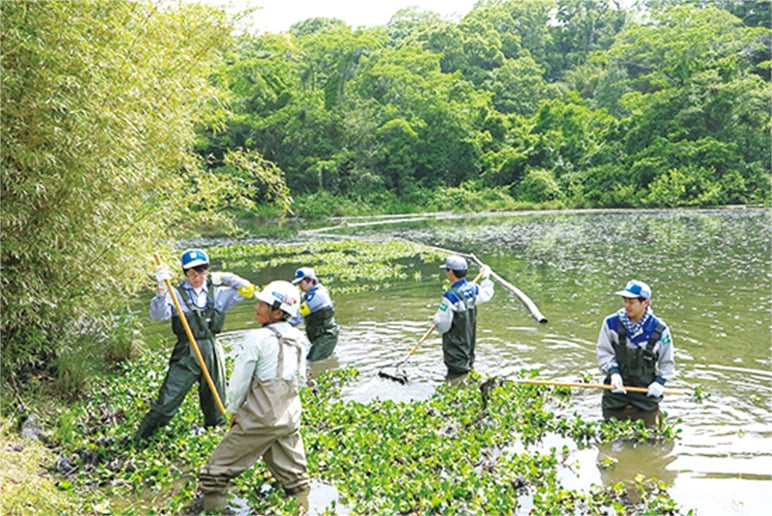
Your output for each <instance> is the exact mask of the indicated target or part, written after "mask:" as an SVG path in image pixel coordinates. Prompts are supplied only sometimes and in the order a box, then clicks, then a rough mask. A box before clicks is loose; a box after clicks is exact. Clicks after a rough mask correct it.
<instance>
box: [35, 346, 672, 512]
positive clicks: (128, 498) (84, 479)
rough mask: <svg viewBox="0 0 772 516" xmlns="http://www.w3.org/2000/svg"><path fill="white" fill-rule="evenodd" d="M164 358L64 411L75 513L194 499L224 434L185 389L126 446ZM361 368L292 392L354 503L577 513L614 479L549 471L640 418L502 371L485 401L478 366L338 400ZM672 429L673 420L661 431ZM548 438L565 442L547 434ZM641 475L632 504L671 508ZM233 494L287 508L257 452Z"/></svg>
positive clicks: (602, 506) (605, 501) (374, 507)
mask: <svg viewBox="0 0 772 516" xmlns="http://www.w3.org/2000/svg"><path fill="white" fill-rule="evenodd" d="M163 366H164V364H163V363H160V364H156V363H154V361H152V360H149V359H141V360H139V361H138V362H136V363H134V364H133V365H125V366H122V368H121V369H120V370H118V371H116V373H115V374H114V375H111V376H109V377H108V378H107V379H106V380H105V382H104V383H103V384H102V385H99V386H98V387H97V388H96V389H95V391H94V393H93V394H92V395H91V396H89V397H88V398H87V399H85V400H83V401H80V402H78V403H76V404H75V405H73V406H72V407H71V408H70V411H69V412H68V413H67V415H66V418H63V421H64V420H66V421H68V422H69V423H68V427H67V428H68V430H67V431H68V435H67V438H66V439H65V438H62V439H61V440H60V441H59V445H58V448H57V450H56V451H57V452H58V454H59V455H60V456H63V457H69V458H71V459H72V461H73V465H74V466H75V467H74V469H73V470H72V471H71V472H69V473H68V474H67V475H63V474H56V475H57V478H58V479H59V481H60V482H62V485H64V483H67V485H69V486H70V487H69V488H68V489H70V490H71V491H72V493H73V496H78V497H83V498H82V501H81V502H80V504H81V505H80V507H79V509H81V510H82V511H92V510H95V508H96V507H101V508H102V509H104V508H105V507H108V508H109V509H110V510H111V511H113V512H117V513H121V514H147V513H148V512H158V511H160V512H171V513H179V512H184V511H185V509H186V508H187V506H188V504H189V503H190V502H191V501H192V500H193V498H194V491H195V488H196V473H197V471H198V467H199V466H200V465H201V464H202V463H204V462H205V461H206V460H207V458H208V456H209V454H210V453H211V452H212V450H213V449H214V447H215V446H216V445H217V444H218V443H219V441H220V439H221V438H222V433H223V432H224V429H209V430H203V429H201V428H199V426H198V425H199V424H200V421H199V419H200V415H199V414H198V407H197V400H195V396H188V399H186V401H185V402H184V403H183V406H182V407H181V412H180V415H179V417H177V418H175V419H174V420H173V421H172V422H171V423H170V424H169V425H168V426H167V427H165V428H164V429H163V431H162V432H159V434H160V435H158V436H157V437H156V438H155V439H154V442H153V445H152V446H150V447H148V448H147V449H143V450H134V449H133V448H131V447H130V445H129V439H128V437H129V436H131V434H132V432H133V429H134V427H135V426H136V424H137V423H138V421H139V418H140V417H141V416H142V414H143V411H141V410H137V405H138V404H141V403H142V400H146V399H149V398H150V397H152V395H153V390H152V385H147V384H148V383H149V382H146V381H144V379H145V378H147V377H148V375H149V374H150V373H151V372H152V373H154V374H162V373H163ZM357 376H358V373H357V371H356V370H355V369H353V368H345V369H342V370H336V371H330V372H327V373H323V374H322V375H320V376H318V377H317V378H315V379H313V380H312V381H311V382H310V383H309V385H308V387H306V388H305V389H304V390H303V391H302V393H301V397H302V402H303V406H304V413H303V428H302V433H303V439H304V441H305V446H306V451H307V455H308V467H309V473H310V474H311V476H312V477H313V478H316V479H321V480H323V481H324V482H327V483H329V484H331V485H333V486H334V487H335V489H336V490H337V491H338V493H340V501H341V503H342V504H343V505H345V506H346V507H347V508H348V509H350V510H351V511H353V512H354V513H358V514H374V513H396V512H400V513H409V512H416V513H427V512H439V513H459V512H461V513H470V512H471V513H489V514H494V513H495V514H508V513H512V512H514V511H516V510H519V509H523V508H526V507H533V508H536V509H535V510H536V512H535V514H558V513H561V514H562V513H563V511H564V510H565V508H566V507H574V509H575V510H576V511H578V513H582V514H584V513H603V511H607V510H609V508H611V507H616V506H617V505H618V504H620V501H619V500H620V491H619V489H620V488H618V487H616V486H607V487H604V488H593V489H591V490H590V491H589V492H585V491H581V490H569V489H566V488H565V487H564V486H562V485H561V484H560V481H559V475H558V471H559V470H560V468H562V467H564V466H562V464H563V463H564V462H565V461H566V460H567V456H569V457H570V455H571V454H572V453H573V452H574V451H576V450H578V449H580V448H581V447H584V446H588V445H595V444H596V443H600V442H605V441H609V440H614V439H617V438H618V437H619V436H620V434H622V435H629V436H635V435H637V434H636V432H639V431H642V429H639V428H638V427H636V426H632V425H626V426H625V425H619V426H616V425H613V424H609V423H601V422H598V421H585V420H582V419H581V418H580V417H579V416H576V415H574V416H570V417H563V416H559V415H558V414H557V413H555V412H553V411H552V410H551V409H552V408H553V407H552V406H551V405H550V403H551V402H552V399H553V398H554V396H553V395H552V394H551V393H550V392H549V389H545V388H539V389H534V387H532V386H527V385H521V384H515V383H512V382H501V381H493V382H488V383H487V385H488V387H487V391H486V397H485V402H484V403H483V399H484V398H483V395H482V391H481V385H483V384H486V382H485V381H483V379H482V378H480V377H479V375H476V374H475V373H473V374H472V375H471V378H470V381H469V382H467V383H466V384H465V385H461V386H449V385H445V384H442V385H440V386H439V387H438V388H437V391H436V393H435V394H434V395H433V396H432V397H430V398H429V399H426V400H424V401H418V402H412V403H407V402H394V401H390V400H384V401H380V400H375V401H373V402H371V403H359V402H353V401H345V400H342V399H341V388H342V387H344V386H346V385H347V384H348V383H349V382H350V381H352V380H354V379H356V378H357ZM73 421H76V422H77V423H76V424H74V425H73V424H71V423H72V422H73ZM673 435H674V434H673V433H672V429H671V430H670V433H669V436H668V435H665V438H666V439H672V437H673ZM550 436H560V438H561V439H563V440H564V442H566V443H569V444H567V445H565V446H563V447H561V448H560V449H555V448H554V447H553V448H549V447H547V446H544V445H543V443H544V442H546V441H548V440H549V439H550ZM62 437H64V436H62ZM648 437H651V436H650V435H649V436H647V437H646V438H648ZM660 437H662V436H660ZM50 467H51V468H52V470H53V469H54V465H53V464H51V465H50ZM640 485H641V486H642V488H644V489H646V497H645V499H644V501H643V502H639V504H641V503H642V504H643V505H639V506H638V507H637V508H638V509H641V510H643V511H645V510H647V509H651V508H652V507H673V506H675V505H674V504H673V502H672V500H671V499H670V497H669V495H668V494H667V492H666V490H665V489H664V488H663V486H659V485H656V484H650V483H647V482H646V481H644V482H641V483H640ZM232 495H233V496H234V497H236V498H238V499H240V501H241V502H243V503H245V504H246V505H248V506H249V507H250V509H251V510H252V511H255V512H257V513H261V514H264V513H272V514H292V513H294V511H296V510H297V507H296V505H295V502H294V500H291V499H287V498H286V497H284V494H283V490H282V489H281V487H280V486H279V484H277V483H276V481H275V479H273V478H272V477H271V475H270V473H269V472H268V471H267V470H266V469H265V467H264V466H263V465H262V463H258V464H257V465H256V466H255V467H254V468H253V469H252V470H250V472H248V473H246V474H244V475H242V476H241V477H239V478H238V479H236V480H235V481H234V485H233V489H232ZM617 512H619V511H617ZM673 513H674V514H677V513H678V510H677V508H676V509H675V510H674V511H673Z"/></svg>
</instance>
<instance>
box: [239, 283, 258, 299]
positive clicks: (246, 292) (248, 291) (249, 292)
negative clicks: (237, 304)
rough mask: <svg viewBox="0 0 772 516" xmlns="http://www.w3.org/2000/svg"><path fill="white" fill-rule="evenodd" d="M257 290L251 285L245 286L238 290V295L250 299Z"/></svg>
mask: <svg viewBox="0 0 772 516" xmlns="http://www.w3.org/2000/svg"><path fill="white" fill-rule="evenodd" d="M256 290H257V286H256V285H253V284H251V283H250V284H249V285H244V286H243V287H240V288H239V289H238V293H239V295H240V296H241V297H243V298H244V299H249V298H251V297H254V295H255V291H256Z"/></svg>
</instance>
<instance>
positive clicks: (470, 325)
mask: <svg viewBox="0 0 772 516" xmlns="http://www.w3.org/2000/svg"><path fill="white" fill-rule="evenodd" d="M440 268H442V269H445V274H446V275H447V278H448V281H450V289H449V290H448V291H447V292H445V293H444V294H443V295H442V301H441V302H440V306H439V308H438V309H437V312H436V313H435V314H434V319H433V321H434V325H435V327H436V328H437V331H438V332H440V333H442V356H443V360H444V361H445V367H447V368H448V374H447V380H448V381H450V382H455V381H460V379H461V378H463V377H464V376H465V375H466V374H467V373H468V372H469V371H471V370H472V368H473V367H474V348H475V344H476V342H477V305H478V304H481V303H486V302H488V301H490V300H491V299H492V298H493V282H492V281H491V280H490V274H491V269H490V267H488V266H487V265H484V266H483V269H482V272H483V281H482V282H481V283H480V284H479V285H477V284H476V283H472V282H470V281H467V280H466V271H467V265H466V260H465V259H464V258H463V257H462V256H456V255H453V256H448V257H447V259H446V260H445V264H444V265H441V266H440Z"/></svg>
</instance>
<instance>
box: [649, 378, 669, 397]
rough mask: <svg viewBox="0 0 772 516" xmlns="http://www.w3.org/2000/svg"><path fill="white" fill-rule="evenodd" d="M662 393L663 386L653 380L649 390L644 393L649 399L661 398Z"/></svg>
mask: <svg viewBox="0 0 772 516" xmlns="http://www.w3.org/2000/svg"><path fill="white" fill-rule="evenodd" d="M664 393H665V386H664V385H662V384H661V383H659V382H658V381H656V380H655V381H653V382H651V383H650V384H649V390H648V392H646V396H649V397H651V398H661V397H662V395H663V394H664Z"/></svg>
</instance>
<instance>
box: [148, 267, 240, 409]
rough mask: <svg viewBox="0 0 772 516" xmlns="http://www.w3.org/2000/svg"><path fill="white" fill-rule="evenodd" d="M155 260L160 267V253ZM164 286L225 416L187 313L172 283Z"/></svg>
mask: <svg viewBox="0 0 772 516" xmlns="http://www.w3.org/2000/svg"><path fill="white" fill-rule="evenodd" d="M153 258H155V263H156V265H159V266H160V265H161V257H160V256H158V253H154V254H153ZM164 284H165V285H166V289H167V290H168V291H169V295H170V296H171V298H172V301H174V306H175V308H177V315H179V317H180V322H182V327H183V328H185V334H186V335H187V336H188V342H190V347H192V348H193V352H194V353H195V354H196V358H197V359H198V365H199V366H200V367H201V372H203V373H204V378H206V384H207V385H208V386H209V391H210V392H211V393H212V396H213V397H214V401H215V403H217V408H218V409H219V410H220V413H221V414H225V407H224V406H223V404H222V400H220V395H219V394H218V393H217V389H216V388H215V386H214V382H213V381H212V377H211V376H210V375H209V369H207V367H206V364H205V363H204V357H203V356H202V355H201V350H200V349H198V344H197V343H196V338H195V337H194V336H193V332H192V331H191V329H190V325H189V324H188V319H187V318H186V317H185V312H183V311H182V306H180V302H179V300H178V299H177V296H176V295H175V293H174V289H173V288H172V282H171V281H169V280H168V279H167V280H164Z"/></svg>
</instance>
